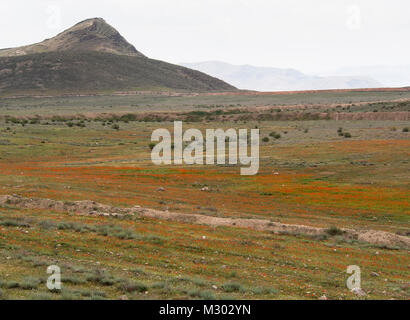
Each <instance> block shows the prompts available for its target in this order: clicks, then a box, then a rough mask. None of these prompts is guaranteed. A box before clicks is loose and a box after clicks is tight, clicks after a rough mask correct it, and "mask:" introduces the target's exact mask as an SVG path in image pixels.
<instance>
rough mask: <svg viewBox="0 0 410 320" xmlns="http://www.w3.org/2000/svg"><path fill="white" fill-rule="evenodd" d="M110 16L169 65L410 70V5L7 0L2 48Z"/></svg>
mask: <svg viewBox="0 0 410 320" xmlns="http://www.w3.org/2000/svg"><path fill="white" fill-rule="evenodd" d="M92 17H102V18H104V19H105V20H106V21H107V22H108V23H110V24H111V25H112V26H114V27H115V28H116V29H117V30H118V31H119V32H120V33H121V34H122V35H123V36H124V37H125V38H126V39H127V40H128V41H129V42H131V43H132V44H133V45H134V46H135V47H136V48H137V50H139V51H141V52H142V53H144V54H145V55H147V56H149V57H151V58H155V59H161V60H165V61H168V62H173V63H178V62H197V61H206V60H219V61H224V62H229V63H233V64H253V65H257V66H271V67H280V68H295V69H299V70H301V71H305V72H314V73H318V72H322V71H323V72H324V71H330V70H334V69H338V68H340V67H344V66H360V65H373V64H376V65H384V64H386V65H400V64H409V57H410V41H409V35H410V19H409V17H410V1H408V0H332V1H329V0H280V1H276V0H201V1H200V0H116V1H107V0H98V1H87V0H81V1H79V0H69V1H68V0H57V1H45V0H36V1H22V0H1V2H0V30H1V32H0V48H6V47H15V46H21V45H24V44H30V43H34V42H39V41H42V40H44V39H45V38H50V37H52V36H54V35H55V34H57V33H58V32H60V31H63V30H64V29H67V28H69V27H70V26H72V25H74V24H75V23H77V22H79V21H82V20H84V19H87V18H92Z"/></svg>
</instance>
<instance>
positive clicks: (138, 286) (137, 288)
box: [121, 282, 148, 292]
mask: <svg viewBox="0 0 410 320" xmlns="http://www.w3.org/2000/svg"><path fill="white" fill-rule="evenodd" d="M121 288H122V289H123V290H125V291H127V292H145V291H147V290H148V287H147V286H146V285H145V284H143V283H141V282H126V283H124V284H123V285H122V286H121Z"/></svg>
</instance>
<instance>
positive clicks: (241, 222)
mask: <svg viewBox="0 0 410 320" xmlns="http://www.w3.org/2000/svg"><path fill="white" fill-rule="evenodd" d="M0 206H11V207H17V208H24V209H47V210H55V211H58V212H68V213H74V214H80V215H96V216H124V215H139V216H141V217H147V218H153V219H161V220H169V221H176V222H182V223H189V224H202V225H208V226H230V227H238V228H248V229H253V230H260V231H271V232H274V233H286V234H294V235H298V234H300V235H303V234H304V235H311V236H321V235H325V234H328V233H329V230H328V229H325V228H317V227H311V226H304V225H292V224H284V223H279V222H271V221H269V220H265V219H241V218H237V219H234V218H220V217H212V216H205V215H200V214H184V213H176V212H169V211H159V210H153V209H147V208H141V207H139V206H135V207H132V208H120V207H113V206H108V205H104V204H101V203H97V202H95V201H91V200H84V201H74V202H70V201H58V200H51V199H36V198H24V197H20V196H18V195H0ZM336 231H338V232H341V235H342V236H343V237H345V238H347V239H354V240H357V241H361V242H366V243H370V244H375V245H381V246H397V247H400V248H402V249H407V250H408V249H410V238H409V237H406V236H401V235H397V234H394V233H390V232H385V231H376V230H353V229H340V230H339V229H336Z"/></svg>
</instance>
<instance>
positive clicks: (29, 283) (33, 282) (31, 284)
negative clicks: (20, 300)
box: [19, 277, 41, 290]
mask: <svg viewBox="0 0 410 320" xmlns="http://www.w3.org/2000/svg"><path fill="white" fill-rule="evenodd" d="M40 283H41V281H40V279H38V278H34V277H27V278H24V279H23V281H22V282H20V284H19V287H20V288H22V289H24V290H32V289H37V287H38V286H39V285H40Z"/></svg>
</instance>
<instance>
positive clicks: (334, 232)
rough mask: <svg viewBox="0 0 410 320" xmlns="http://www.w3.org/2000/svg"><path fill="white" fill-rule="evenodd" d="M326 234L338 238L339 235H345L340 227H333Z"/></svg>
mask: <svg viewBox="0 0 410 320" xmlns="http://www.w3.org/2000/svg"><path fill="white" fill-rule="evenodd" d="M325 233H327V234H328V235H330V236H337V235H342V234H344V231H343V230H341V229H339V228H338V227H335V226H332V227H330V228H328V229H326V230H325Z"/></svg>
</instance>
